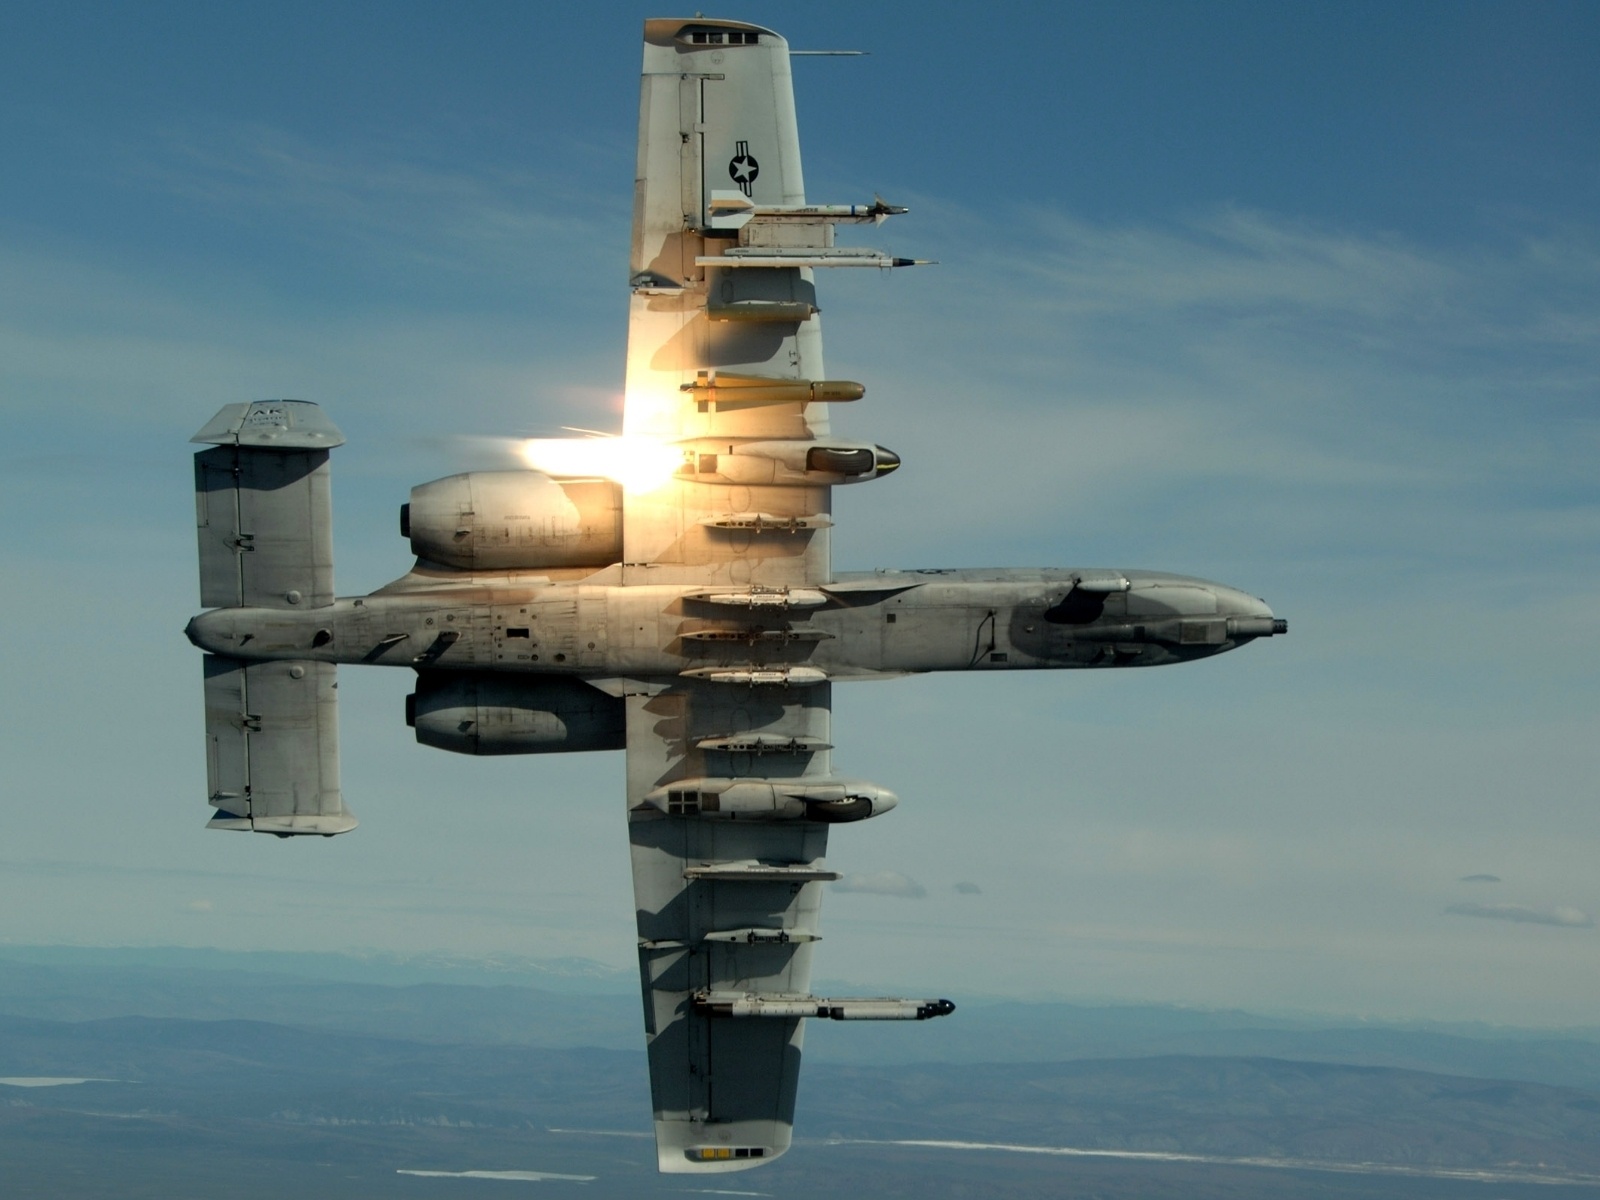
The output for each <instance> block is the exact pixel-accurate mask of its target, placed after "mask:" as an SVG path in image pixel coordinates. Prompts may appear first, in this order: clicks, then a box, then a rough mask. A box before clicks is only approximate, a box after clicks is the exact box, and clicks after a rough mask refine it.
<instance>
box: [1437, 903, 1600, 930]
mask: <svg viewBox="0 0 1600 1200" xmlns="http://www.w3.org/2000/svg"><path fill="white" fill-rule="evenodd" d="M1445 912H1447V913H1454V914H1455V915H1456V916H1458V917H1484V918H1486V919H1487V920H1490V921H1515V922H1517V923H1519V924H1523V925H1559V926H1562V927H1563V928H1566V929H1593V928H1594V918H1593V917H1592V916H1590V915H1589V914H1588V913H1586V912H1581V911H1579V910H1578V909H1576V908H1529V907H1527V906H1525V905H1522V904H1452V905H1450V907H1448V908H1446V909H1445Z"/></svg>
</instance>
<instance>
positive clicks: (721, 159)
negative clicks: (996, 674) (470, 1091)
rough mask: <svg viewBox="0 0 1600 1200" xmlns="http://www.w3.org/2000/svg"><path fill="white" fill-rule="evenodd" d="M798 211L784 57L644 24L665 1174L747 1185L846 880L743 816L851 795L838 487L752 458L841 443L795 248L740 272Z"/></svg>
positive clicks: (772, 1126)
mask: <svg viewBox="0 0 1600 1200" xmlns="http://www.w3.org/2000/svg"><path fill="white" fill-rule="evenodd" d="M804 203H805V189H804V184H803V181H802V178H801V173H800V152H799V138H798V134H797V130H796V124H795V112H794V95H793V89H792V85H791V81H790V75H789V51H788V46H787V44H786V43H785V42H784V40H783V39H782V38H781V37H779V36H778V35H777V34H775V33H773V32H771V31H770V30H766V29H762V28H760V27H758V26H753V25H744V24H740V23H737V22H731V21H713V20H705V19H701V18H695V19H692V20H653V21H649V22H647V23H646V26H645V46H644V78H643V85H642V92H641V102H640V118H639V166H638V178H637V184H636V193H635V209H634V233H633V258H632V277H631V284H632V289H633V294H632V301H631V306H630V309H629V327H628V366H627V400H626V410H625V414H624V433H625V434H626V435H629V436H632V437H640V438H649V439H655V440H658V441H661V442H665V443H672V444H674V445H675V446H676V447H677V448H678V449H680V450H681V452H682V456H683V457H682V465H681V466H680V467H679V468H678V471H677V474H676V475H675V476H674V477H673V479H672V481H671V482H669V483H667V484H665V485H662V486H656V487H652V488H648V489H645V490H641V489H638V488H630V489H629V491H628V492H627V494H626V499H625V504H624V519H623V541H624V567H623V571H624V579H625V581H626V582H627V583H628V584H632V585H677V586H676V587H673V588H670V589H663V592H662V595H663V597H664V598H663V605H664V606H665V608H666V610H667V611H669V612H670V613H671V614H672V616H674V617H675V618H677V619H678V622H679V624H678V628H679V629H680V630H681V631H682V632H681V634H680V642H679V645H680V646H681V647H682V649H683V651H684V655H685V662H684V670H685V673H684V674H680V675H674V676H671V677H664V678H657V679H649V680H630V681H626V682H625V683H623V685H622V690H623V693H624V694H625V695H626V697H627V758H628V818H629V833H630V837H631V840H632V847H633V880H634V894H635V898H636V902H637V909H638V922H639V939H640V950H639V960H640V971H641V978H642V984H643V988H644V1009H645V1024H646V1034H647V1037H648V1039H649V1057H650V1079H651V1090H652V1096H653V1100H654V1108H655V1118H656V1139H657V1146H658V1150H659V1153H660V1167H661V1169H662V1170H663V1171H678V1172H685V1171H727V1170H739V1169H742V1168H745V1167H753V1166H757V1165H759V1164H760V1163H761V1162H763V1161H768V1160H770V1159H771V1158H773V1157H775V1156H776V1155H778V1154H781V1153H782V1152H783V1151H784V1150H785V1149H787V1148H788V1145H789V1139H790V1127H791V1124H792V1122H793V1116H794V1102H795V1089H796V1084H797V1081H798V1077H799V1067H800V1046H801V1037H802V1031H803V1024H802V1019H801V1017H802V1015H816V1008H817V1002H816V1000H815V998H814V997H811V996H810V995H809V992H810V976H811V951H812V944H813V942H814V940H815V938H816V923H817V913H818V909H819V907H820V904H821V898H822V897H821V889H822V885H823V883H824V882H825V881H827V880H829V879H832V878H835V877H836V876H834V875H833V874H832V873H830V872H828V871H827V870H826V868H825V867H824V866H823V865H822V857H823V853H824V850H825V848H826V844H827V825H826V824H825V823H824V822H823V821H822V820H820V819H799V820H795V819H788V820H780V819H764V818H763V817H761V816H759V815H754V814H752V815H754V819H741V818H739V817H734V816H732V815H730V813H729V811H728V810H729V809H730V808H731V807H736V806H737V805H738V804H741V803H750V804H755V805H756V806H757V807H758V808H759V807H760V806H761V805H763V804H765V805H769V806H776V807H777V808H782V807H783V806H787V807H788V808H789V809H790V810H793V809H794V807H795V806H796V804H797V803H798V804H802V805H808V806H810V805H814V804H815V803H821V804H826V803H828V802H829V801H828V797H829V796H830V795H832V792H831V791H829V789H830V788H832V789H833V791H838V789H837V788H836V787H834V785H832V784H831V783H829V782H825V781H828V780H830V778H831V762H830V755H829V744H828V743H829V716H830V714H829V685H828V683H827V682H826V681H825V679H818V678H815V677H817V676H820V674H821V673H820V672H815V671H810V672H809V674H808V668H806V667H805V666H804V660H805V657H806V655H807V653H808V652H809V650H810V649H811V648H812V647H814V645H815V642H812V641H808V640H806V639H807V634H806V631H805V630H804V627H803V626H804V619H803V618H804V613H803V611H801V610H800V609H799V608H797V607H796V606H797V605H798V604H799V603H801V602H802V598H803V597H805V596H809V597H814V600H815V602H817V603H821V602H822V597H821V594H820V593H816V592H809V593H807V592H806V589H808V588H814V587H815V585H817V584H822V583H826V582H827V581H828V580H829V578H830V565H829V557H828V525H829V520H828V512H829V498H830V487H829V482H828V481H827V480H826V478H824V479H823V481H821V482H818V481H816V479H815V478H814V477H813V475H809V474H807V473H806V472H805V471H804V470H798V471H797V470H795V469H793V467H794V463H793V462H792V461H791V462H790V465H789V467H787V468H786V467H785V466H784V462H783V461H782V457H781V455H780V456H779V458H777V459H775V458H772V457H762V456H761V454H753V455H752V454H750V453H747V451H748V450H750V448H751V447H752V446H754V448H755V449H756V450H758V451H760V450H763V449H764V450H766V451H768V452H770V451H771V450H772V447H773V446H774V445H777V444H780V443H781V446H780V450H782V453H784V454H788V456H789V459H791V460H792V459H793V457H794V454H795V453H796V450H795V448H794V443H796V442H800V443H803V444H802V445H801V446H800V447H799V451H798V452H800V453H804V452H806V445H805V444H804V443H811V442H815V441H816V440H817V439H819V438H825V437H826V435H827V433H828V423H827V415H826V413H827V407H826V404H824V403H816V402H814V401H815V400H816V399H817V397H818V395H819V392H818V390H817V388H818V386H819V384H818V381H821V380H822V378H823V369H822V334H821V328H820V324H819V321H818V318H817V314H816V303H815V288H814V286H813V282H812V273H811V270H810V267H809V266H807V265H803V264H804V262H805V261H806V255H805V254H804V253H803V252H799V253H796V254H795V255H793V260H794V262H795V263H796V264H797V265H789V261H790V260H789V259H783V258H781V257H780V259H779V261H778V265H757V266H749V265H743V264H742V262H740V261H739V260H738V259H737V257H730V255H729V252H730V251H738V250H741V249H749V248H750V247H751V246H752V244H753V245H755V246H756V248H757V249H758V250H759V249H763V247H761V244H760V243H761V242H762V241H763V240H771V239H772V238H775V237H780V236H781V235H783V234H784V233H785V232H787V231H789V230H790V229H791V228H792V227H793V226H794V222H792V221H791V222H789V224H788V225H782V226H779V227H777V228H776V230H775V231H774V230H771V229H769V230H767V231H766V233H765V234H763V235H762V236H759V237H755V238H754V239H752V235H751V232H750V231H749V230H746V231H745V232H743V233H740V232H737V231H736V230H735V229H734V228H733V226H734V225H735V224H736V223H738V222H739V221H740V216H741V214H742V213H745V212H748V211H750V210H751V209H754V208H761V207H769V208H779V209H782V208H789V209H792V208H795V207H798V206H803V205H804ZM729 213H731V214H732V215H731V216H728V215H727V214H729ZM719 222H722V223H723V225H724V226H725V227H723V228H719V227H718V223H719ZM775 224H776V222H775ZM761 228H762V227H761V225H760V224H759V223H757V224H756V225H755V229H756V231H757V232H758V233H759V232H760V231H761ZM827 232H828V234H829V235H831V232H832V230H831V227H829V228H828V230H827ZM790 240H791V241H793V240H795V239H794V237H793V236H791V237H790ZM800 240H801V241H802V242H803V241H805V240H811V241H816V240H818V238H817V236H816V235H815V233H814V232H812V231H807V232H806V233H804V234H803V235H802V236H801V238H800ZM828 241H829V242H830V244H831V236H830V237H829V238H828ZM775 249H782V248H781V247H777V248H775ZM790 249H793V247H790ZM802 251H803V247H802ZM756 257H757V258H758V260H759V261H763V262H765V261H766V259H765V258H762V257H761V256H760V255H758V256H756ZM767 257H770V256H767ZM708 259H711V260H720V261H710V262H708V261H707V260H708ZM724 264H726V265H724ZM850 390H851V389H849V388H845V389H844V390H843V391H842V392H838V390H837V389H835V391H836V392H837V394H839V395H840V396H841V397H842V398H854V397H853V396H850V395H847V393H848V392H849V391H850ZM855 393H856V394H859V389H855ZM821 394H822V395H829V394H830V393H828V392H827V390H826V388H824V389H823V392H822V393H821ZM784 447H787V449H784ZM844 452H845V453H848V452H849V448H848V447H847V448H846V449H845V451H844ZM802 465H804V464H802ZM683 585H690V586H692V587H695V586H697V587H701V588H704V589H706V592H705V593H703V594H701V595H698V596H697V595H690V596H687V597H685V595H684V592H683V590H682V587H683ZM753 671H765V672H766V676H765V680H766V681H765V682H762V681H761V679H760V678H758V677H756V676H753V675H752V674H751V672H753ZM735 783H737V784H738V785H739V786H734V785H735ZM741 788H742V789H743V790H742V791H741ZM807 788H812V789H813V791H812V792H807V790H806V789H807ZM796 796H800V797H807V798H805V799H801V800H799V801H797V800H796V799H795V797H796ZM819 797H820V799H819ZM891 803H892V801H891ZM719 808H720V812H717V813H716V814H715V815H708V814H712V813H713V811H714V810H717V809H719ZM772 811H776V810H775V809H769V814H768V815H769V816H770V815H771V812H772ZM804 811H806V812H808V813H809V812H810V811H811V809H810V808H806V809H805V810H804ZM819 811H820V810H819ZM736 1010H737V1012H738V1013H739V1015H734V1014H735V1011H736Z"/></svg>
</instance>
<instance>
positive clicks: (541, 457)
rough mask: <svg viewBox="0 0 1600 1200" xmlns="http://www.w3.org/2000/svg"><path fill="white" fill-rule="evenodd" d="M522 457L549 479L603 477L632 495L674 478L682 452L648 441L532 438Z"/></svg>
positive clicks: (669, 446) (523, 446) (605, 438)
mask: <svg viewBox="0 0 1600 1200" xmlns="http://www.w3.org/2000/svg"><path fill="white" fill-rule="evenodd" d="M522 457H523V460H524V461H525V462H526V463H527V464H528V465H529V466H530V467H532V468H533V469H534V470H535V471H543V472H544V473H545V474H547V475H565V476H573V475H600V476H603V477H604V478H606V479H615V480H616V481H617V482H618V483H620V484H621V485H622V486H623V487H625V488H626V489H627V490H628V491H630V492H648V491H652V490H653V489H655V488H658V487H660V486H661V485H662V484H664V483H666V482H667V481H668V480H669V479H671V478H672V473H673V472H674V471H676V470H677V469H678V467H679V465H680V464H681V463H682V462H683V451H682V450H680V449H678V448H677V447H675V446H672V445H669V444H668V443H665V442H660V441H657V440H656V439H655V438H648V437H629V436H623V437H594V438H529V439H528V440H527V441H525V442H523V443H522Z"/></svg>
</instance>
